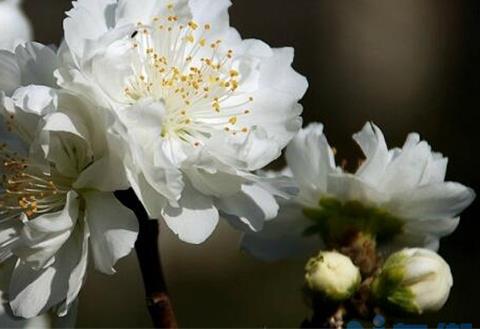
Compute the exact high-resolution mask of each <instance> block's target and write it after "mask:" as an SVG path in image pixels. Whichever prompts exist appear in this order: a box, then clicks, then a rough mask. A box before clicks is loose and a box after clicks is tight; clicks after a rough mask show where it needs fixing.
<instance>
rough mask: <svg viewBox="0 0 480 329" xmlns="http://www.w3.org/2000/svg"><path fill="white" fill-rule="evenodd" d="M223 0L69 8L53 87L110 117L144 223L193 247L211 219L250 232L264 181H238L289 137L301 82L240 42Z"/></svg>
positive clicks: (270, 200) (296, 121)
mask: <svg viewBox="0 0 480 329" xmlns="http://www.w3.org/2000/svg"><path fill="white" fill-rule="evenodd" d="M230 4H231V3H230V1H228V0H176V1H167V0H140V1H139V0H120V1H118V2H117V1H113V0H102V1H98V0H79V1H77V2H74V9H72V10H71V11H70V12H68V16H69V17H68V18H67V19H66V20H65V22H64V27H65V40H66V44H67V46H68V48H69V49H68V50H69V51H70V53H68V52H65V53H64V58H65V63H66V64H65V67H63V68H61V69H60V70H59V73H58V76H59V79H60V80H59V81H60V83H61V85H62V86H64V87H65V88H68V89H71V90H74V91H76V92H79V93H84V94H87V95H90V97H91V98H92V99H95V101H96V102H97V104H100V105H102V106H103V107H104V108H105V109H107V110H110V111H113V112H114V113H115V114H116V115H117V116H118V118H119V122H121V124H122V125H123V126H124V128H125V129H124V131H122V130H119V131H118V132H119V133H120V134H122V135H123V136H124V138H125V140H126V142H127V143H128V145H129V147H130V152H129V154H128V156H126V158H125V162H124V163H125V166H126V168H127V171H128V176H129V180H130V183H131V185H132V187H133V188H134V190H135V192H136V193H137V195H138V196H139V198H140V199H141V201H142V202H143V204H144V206H145V207H146V209H147V211H148V213H149V215H150V216H151V217H153V218H161V217H163V218H164V219H165V221H166V222H167V224H168V226H169V227H170V228H171V229H172V230H173V231H174V232H175V233H177V234H178V235H179V237H180V238H181V239H182V240H184V241H187V242H190V243H200V242H202V241H204V240H205V239H206V238H208V236H209V235H210V234H211V233H212V231H213V230H214V228H215V227H216V225H217V222H218V219H219V210H220V211H221V212H222V214H223V215H225V216H226V217H228V218H232V219H233V218H240V221H236V222H235V221H234V222H233V223H234V225H238V224H239V225H240V226H246V227H248V228H250V229H253V230H255V231H257V230H260V229H261V228H262V226H263V222H264V220H267V219H271V218H273V217H275V215H276V214H277V210H278V205H277V203H276V201H275V199H274V197H273V196H272V194H281V195H283V196H286V194H285V193H283V192H282V191H280V190H279V189H277V187H276V186H275V185H276V182H275V180H271V181H272V182H273V186H272V184H271V183H272V182H264V181H263V180H261V179H259V178H258V177H255V176H254V175H252V174H249V172H251V171H254V170H257V169H260V168H262V167H263V166H265V165H266V164H268V163H270V162H271V161H272V160H274V159H275V158H277V157H278V156H279V155H280V153H281V150H282V149H283V148H284V147H285V146H286V144H287V143H288V142H289V141H290V140H291V139H292V138H293V136H294V135H295V134H296V133H297V131H298V129H299V128H300V126H301V119H300V117H299V115H300V113H301V110H302V108H301V106H300V105H299V104H298V100H299V99H300V98H301V97H302V96H303V94H304V92H305V90H306V88H307V83H306V80H305V79H304V78H303V77H302V76H300V75H299V74H297V73H296V72H295V71H294V70H293V69H292V68H291V63H292V60H293V50H292V49H289V48H282V49H272V48H270V47H269V46H268V45H266V44H265V43H263V42H261V41H258V40H242V39H241V38H240V36H239V35H238V33H237V32H236V31H235V30H234V29H233V28H231V27H229V17H228V12H227V10H228V7H229V6H230Z"/></svg>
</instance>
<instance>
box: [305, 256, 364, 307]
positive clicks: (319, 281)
mask: <svg viewBox="0 0 480 329" xmlns="http://www.w3.org/2000/svg"><path fill="white" fill-rule="evenodd" d="M305 270H306V274H305V281H306V283H307V287H308V288H309V289H310V290H311V291H312V292H314V293H319V294H321V295H322V296H325V297H327V298H329V299H332V300H335V301H342V300H346V299H348V298H350V297H351V296H352V295H353V294H354V293H355V292H356V291H357V289H358V287H359V286H360V282H361V280H362V277H361V275H360V270H359V269H358V267H356V266H355V265H354V264H353V262H352V261H351V259H350V258H348V257H347V256H345V255H342V254H340V253H338V252H336V251H321V252H320V253H319V254H318V255H317V256H315V257H313V258H311V259H310V260H309V261H308V263H307V266H306V268H305Z"/></svg>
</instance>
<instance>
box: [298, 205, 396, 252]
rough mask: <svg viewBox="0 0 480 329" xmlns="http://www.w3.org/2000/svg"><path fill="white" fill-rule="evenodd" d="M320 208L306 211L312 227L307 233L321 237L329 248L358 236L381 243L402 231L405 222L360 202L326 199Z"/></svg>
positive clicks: (304, 211)
mask: <svg viewBox="0 0 480 329" xmlns="http://www.w3.org/2000/svg"><path fill="white" fill-rule="evenodd" d="M318 205H319V207H318V208H306V209H304V210H303V213H304V214H305V215H306V216H307V217H308V218H310V219H311V220H312V223H313V225H312V226H311V227H309V228H308V229H307V231H306V232H305V233H306V234H307V235H312V234H313V235H316V234H319V235H320V236H322V238H323V239H324V241H325V242H326V243H327V244H332V245H339V244H342V243H343V242H344V240H345V239H349V238H351V237H352V235H356V234H357V233H363V234H368V235H371V236H372V237H375V238H377V239H378V241H379V242H382V241H387V240H388V239H391V238H392V237H393V236H395V235H397V234H400V233H402V231H403V226H404V223H405V221H404V220H402V219H401V218H398V217H396V216H394V215H392V214H390V213H389V212H388V211H386V210H383V209H381V208H377V207H373V206H369V205H365V204H363V203H361V202H360V201H355V200H351V201H345V202H342V201H340V200H337V199H335V198H329V197H325V198H321V199H320V201H319V203H318Z"/></svg>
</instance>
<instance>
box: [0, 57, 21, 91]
mask: <svg viewBox="0 0 480 329" xmlns="http://www.w3.org/2000/svg"><path fill="white" fill-rule="evenodd" d="M0 76H1V77H2V79H0V90H2V91H3V92H5V94H6V95H7V96H10V95H11V94H13V92H14V91H15V89H17V88H18V87H19V86H20V85H21V83H22V75H21V70H20V67H19V66H18V63H17V60H16V58H15V54H13V53H11V52H9V51H5V50H0Z"/></svg>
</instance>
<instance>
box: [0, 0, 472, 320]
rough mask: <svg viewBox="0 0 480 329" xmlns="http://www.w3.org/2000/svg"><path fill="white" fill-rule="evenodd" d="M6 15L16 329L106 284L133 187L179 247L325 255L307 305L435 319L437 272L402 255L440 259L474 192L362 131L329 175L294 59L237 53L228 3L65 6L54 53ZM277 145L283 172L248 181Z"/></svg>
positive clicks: (4, 109)
mask: <svg viewBox="0 0 480 329" xmlns="http://www.w3.org/2000/svg"><path fill="white" fill-rule="evenodd" d="M18 4H19V2H18V1H15V0H5V1H3V2H0V17H2V22H1V24H5V26H8V27H4V26H3V25H0V29H2V32H3V30H5V32H4V34H5V35H8V36H9V39H8V40H1V41H0V47H1V48H2V49H3V50H0V139H1V140H0V173H1V175H2V176H1V181H0V263H1V267H2V268H1V272H2V274H3V276H4V277H6V278H8V280H7V281H8V282H7V284H6V286H8V287H6V288H5V287H0V290H1V291H3V296H2V297H3V298H4V300H5V301H6V303H8V308H10V309H11V311H12V313H13V314H14V315H15V316H18V317H24V318H31V317H34V316H36V315H38V314H42V313H45V312H47V311H49V310H51V309H54V310H55V311H56V312H57V314H58V315H59V316H64V315H66V314H67V312H68V311H69V308H70V307H71V305H72V304H73V303H74V302H75V300H76V298H77V296H78V294H79V292H80V289H81V287H82V284H83V282H84V281H85V273H86V269H87V266H88V263H89V262H90V261H93V263H94V265H95V268H96V269H97V270H98V271H101V272H102V273H105V274H113V273H115V269H114V267H115V264H116V262H117V261H118V260H119V259H121V258H123V257H125V256H126V255H128V254H129V253H130V252H131V250H132V248H133V247H134V245H135V242H136V240H137V236H138V229H139V228H138V222H137V218H136V217H135V214H134V213H133V212H132V211H131V210H130V209H128V208H126V207H125V206H124V205H123V204H122V203H120V202H119V201H118V200H117V199H116V197H115V195H114V192H116V191H119V190H128V189H131V190H132V191H134V192H135V194H136V196H137V198H138V199H139V200H140V202H141V204H142V205H143V207H144V208H145V210H146V212H147V213H148V215H149V216H150V217H151V218H152V219H161V220H164V221H165V223H166V225H167V226H168V227H169V228H170V229H171V231H173V232H174V233H175V234H176V235H177V236H178V237H179V238H180V239H181V240H183V241H185V242H188V243H192V244H199V243H202V242H204V241H205V240H206V239H208V237H209V236H211V234H212V233H213V231H214V230H215V228H216V226H217V224H218V222H219V220H220V218H224V219H225V220H227V221H228V222H229V223H230V224H232V225H233V226H234V227H235V228H237V229H239V230H241V231H243V232H245V236H244V240H243V246H244V248H246V249H247V250H249V251H250V252H251V253H252V254H254V255H256V256H258V257H260V258H263V259H278V258H281V257H284V256H290V255H294V254H297V255H298V254H300V255H307V254H310V253H311V252H314V251H316V252H318V251H319V250H321V251H320V253H319V254H318V256H316V257H314V258H312V259H311V260H310V261H309V262H308V264H307V267H306V272H307V273H306V286H307V288H308V289H309V290H310V292H311V293H312V296H314V298H317V297H318V296H320V297H321V298H322V300H330V301H333V302H335V303H342V302H344V301H345V300H348V299H352V298H356V299H357V300H358V299H362V298H363V297H364V296H365V294H364V293H363V292H365V291H368V293H369V294H368V295H369V296H371V298H373V299H374V300H375V302H376V303H378V304H381V305H387V307H392V308H395V307H397V308H400V309H401V310H404V311H408V312H412V313H421V312H422V311H424V310H437V309H439V308H440V307H441V306H443V304H444V303H445V301H446V299H447V297H448V293H449V290H450V287H451V285H452V278H451V274H450V269H449V267H448V264H446V263H445V262H444V261H443V260H442V259H441V258H440V257H439V256H438V255H437V254H435V253H434V252H433V251H430V250H427V249H403V248H405V247H420V248H428V249H432V250H436V249H438V245H439V239H440V238H441V237H443V236H445V235H448V234H450V233H452V232H453V231H454V230H455V228H456V227H457V225H458V224H459V217H458V216H459V214H460V213H461V211H463V210H464V209H465V208H466V207H467V206H468V205H469V204H470V203H471V202H472V201H473V199H474V192H473V191H472V190H471V189H469V188H467V187H465V186H463V185H461V184H459V183H454V182H445V174H446V168H447V159H446V158H444V157H443V156H442V155H441V154H439V153H435V152H432V150H431V147H430V146H429V144H428V143H426V142H425V141H422V140H421V139H420V137H419V135H418V134H410V135H409V136H408V137H407V140H406V142H405V144H404V145H403V147H402V148H395V149H389V148H388V147H387V144H386V142H385V139H384V136H383V134H382V132H381V131H380V129H379V128H378V127H377V126H375V125H373V124H371V123H368V124H366V125H365V127H364V128H363V129H362V130H361V131H360V132H359V133H357V134H355V135H354V139H355V141H356V142H357V143H358V144H359V146H360V147H361V149H362V151H363V153H364V155H365V160H362V161H361V163H360V164H359V167H358V169H357V170H356V172H355V173H350V172H348V171H346V170H345V169H344V168H343V167H341V166H337V164H336V162H335V150H334V149H333V148H331V147H330V146H329V144H328V142H327V139H326V138H325V136H324V134H323V126H322V125H321V124H311V125H310V126H308V127H307V128H305V129H303V130H302V129H301V126H302V119H301V116H300V115H301V112H302V106H301V105H300V104H299V101H300V100H301V98H302V97H303V95H304V94H305V92H306V90H307V87H308V84H307V81H306V79H305V78H304V77H303V76H301V75H300V74H298V73H297V72H296V71H295V70H294V69H293V68H292V62H293V57H294V52H293V50H292V49H291V48H271V47H270V46H268V45H267V44H265V43H264V42H261V41H259V40H254V39H248V40H243V39H242V38H241V37H240V35H239V33H238V32H237V31H236V30H235V29H233V28H232V27H230V24H229V15H228V8H229V7H230V5H231V2H230V0H77V1H74V2H73V9H71V10H70V11H69V12H67V17H66V18H65V20H64V24H63V28H64V35H65V40H64V42H63V43H62V45H61V46H60V47H59V49H54V48H53V47H48V46H45V45H42V44H39V43H35V42H31V41H29V40H30V38H31V29H30V27H29V25H28V22H26V21H24V20H23V18H24V17H23V16H22V14H21V12H20V11H19V9H18ZM4 9H5V10H6V11H4ZM7 9H8V10H7ZM4 13H6V14H5V15H6V17H5V18H3V16H2V15H4ZM13 21H15V22H18V25H17V26H16V28H14V29H13V30H14V31H13V32H10V30H9V28H10V25H13V23H12V22H13ZM287 145H288V147H287ZM285 147H286V158H287V162H288V168H287V169H285V170H284V171H282V172H280V173H271V172H260V170H261V169H263V168H264V167H265V166H266V165H268V164H269V163H271V162H272V161H273V160H275V159H277V158H278V157H279V156H280V155H281V153H282V150H283V149H284V148H285ZM277 217H278V218H277ZM275 218H276V219H275ZM273 219H275V220H273ZM384 257H388V258H387V260H386V261H385V262H383V261H382V259H383V258H384ZM90 259H91V260H90ZM412 282H413V283H412ZM429 291H431V292H432V293H427V292H429ZM366 303H367V302H366V301H365V304H366ZM356 305H358V303H356Z"/></svg>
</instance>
